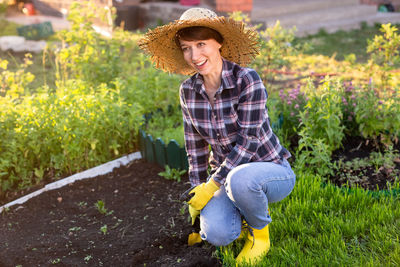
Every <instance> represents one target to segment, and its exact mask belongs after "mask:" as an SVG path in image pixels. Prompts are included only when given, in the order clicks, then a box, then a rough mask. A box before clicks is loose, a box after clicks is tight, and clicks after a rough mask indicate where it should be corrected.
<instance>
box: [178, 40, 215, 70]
mask: <svg viewBox="0 0 400 267" xmlns="http://www.w3.org/2000/svg"><path fill="white" fill-rule="evenodd" d="M179 42H180V44H181V49H182V52H183V57H184V59H185V61H186V62H187V63H188V64H189V65H190V66H191V67H192V68H194V69H195V70H196V71H197V72H199V73H200V74H201V75H203V76H207V75H209V74H213V73H220V72H221V68H222V59H221V54H220V51H219V49H220V48H221V44H220V43H218V42H217V41H216V40H214V39H209V40H198V41H185V40H180V41H179Z"/></svg>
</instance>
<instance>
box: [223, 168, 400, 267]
mask: <svg viewBox="0 0 400 267" xmlns="http://www.w3.org/2000/svg"><path fill="white" fill-rule="evenodd" d="M296 173H297V181H296V186H295V188H294V190H293V192H292V194H291V195H290V196H289V197H288V198H286V199H284V200H283V201H281V202H278V203H273V204H271V205H270V209H271V217H272V223H271V225H270V236H271V237H270V238H271V250H270V252H269V253H268V256H267V257H266V258H265V260H264V261H263V262H262V263H260V264H258V265H257V266H363V265H365V266H400V234H399V233H400V209H399V208H398V206H399V204H400V196H399V195H397V196H389V197H381V198H374V197H372V196H371V195H369V194H368V193H367V192H366V191H365V190H362V189H357V190H352V191H350V192H346V191H342V190H340V189H337V188H336V187H334V186H332V185H328V186H326V187H323V186H321V184H322V183H321V179H320V177H318V176H314V175H310V174H307V173H304V172H302V171H297V172H296ZM240 248H241V246H240V243H239V242H236V243H234V244H231V245H230V246H229V247H227V248H224V249H221V250H220V251H221V253H222V254H223V257H224V262H226V265H227V266H235V265H234V256H235V255H237V253H238V252H239V250H240ZM249 266H250V265H249Z"/></svg>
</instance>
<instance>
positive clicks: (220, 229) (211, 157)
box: [139, 8, 295, 263]
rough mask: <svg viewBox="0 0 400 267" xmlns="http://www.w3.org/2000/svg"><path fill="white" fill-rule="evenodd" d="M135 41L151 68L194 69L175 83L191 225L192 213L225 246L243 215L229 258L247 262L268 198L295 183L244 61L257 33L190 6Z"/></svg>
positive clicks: (258, 84)
mask: <svg viewBox="0 0 400 267" xmlns="http://www.w3.org/2000/svg"><path fill="white" fill-rule="evenodd" d="M139 45H140V47H141V48H142V49H144V50H145V51H146V52H148V53H149V54H151V56H152V59H153V61H154V62H155V63H156V66H157V67H159V68H161V69H163V70H165V71H170V72H176V73H181V74H193V73H195V74H194V75H193V76H191V77H190V78H188V79H187V80H185V81H184V82H183V83H182V84H181V87H180V103H181V109H182V113H183V125H184V133H185V148H186V151H187V156H188V163H189V180H190V183H191V185H192V188H191V189H190V190H188V191H187V192H188V193H187V194H184V195H185V196H186V197H185V200H186V201H187V203H188V205H189V213H190V216H191V217H192V223H194V222H195V220H196V219H197V217H198V216H199V215H200V228H201V230H200V233H199V235H200V237H201V239H202V240H206V241H208V242H209V243H211V244H213V245H215V246H225V245H228V244H229V243H231V242H233V241H234V240H236V239H237V238H238V237H239V235H240V233H241V230H242V220H244V221H245V222H246V223H245V224H244V225H243V226H245V227H246V229H248V231H247V232H246V236H247V238H246V242H245V245H244V247H243V249H242V251H241V252H240V254H239V255H238V256H237V258H236V260H237V261H238V262H239V263H240V262H244V261H252V262H253V263H255V262H256V261H258V260H259V259H260V257H262V256H264V255H265V254H266V253H267V252H268V251H269V248H270V240H269V228H268V225H269V223H270V222H271V221H272V220H271V217H270V214H269V210H268V204H269V203H272V202H277V201H280V200H282V199H283V198H285V197H286V196H288V195H289V194H290V193H291V191H292V190H293V188H294V184H295V174H294V173H293V171H292V169H291V167H290V165H289V163H288V161H287V159H288V158H289V157H290V153H289V151H287V150H286V149H285V148H284V147H283V146H282V145H281V144H280V142H279V139H278V138H277V136H276V135H275V134H274V133H273V131H272V128H271V125H270V123H269V117H268V112H267V108H266V102H267V92H266V89H265V87H264V85H263V82H262V80H261V78H260V77H259V75H258V74H257V73H256V71H254V70H253V69H250V68H245V67H244V65H246V64H247V63H249V62H250V61H251V60H252V59H254V57H255V56H256V55H257V54H258V34H257V32H256V31H253V30H250V29H246V27H245V25H244V24H243V23H242V22H238V21H234V20H231V19H227V18H225V17H218V16H217V15H216V14H215V13H214V12H213V11H211V10H208V9H204V8H191V9H188V10H187V11H186V12H184V13H183V14H182V16H181V18H180V19H179V20H178V21H175V22H173V23H170V24H169V25H166V26H161V27H158V28H156V29H154V30H150V31H149V32H148V33H147V34H146V35H145V37H144V38H143V39H142V40H140V41H139ZM171 127H172V126H171ZM209 147H211V152H210V150H209ZM208 167H211V171H210V172H208Z"/></svg>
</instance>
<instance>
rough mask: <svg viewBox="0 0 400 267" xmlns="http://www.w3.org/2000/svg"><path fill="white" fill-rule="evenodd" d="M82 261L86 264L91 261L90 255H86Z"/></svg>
mask: <svg viewBox="0 0 400 267" xmlns="http://www.w3.org/2000/svg"><path fill="white" fill-rule="evenodd" d="M83 259H84V261H85V262H86V263H87V262H88V261H90V260H91V259H92V255H86V257H85V258H83Z"/></svg>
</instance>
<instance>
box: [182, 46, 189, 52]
mask: <svg viewBox="0 0 400 267" xmlns="http://www.w3.org/2000/svg"><path fill="white" fill-rule="evenodd" d="M181 49H182V51H183V52H186V51H188V49H189V48H187V47H181Z"/></svg>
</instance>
